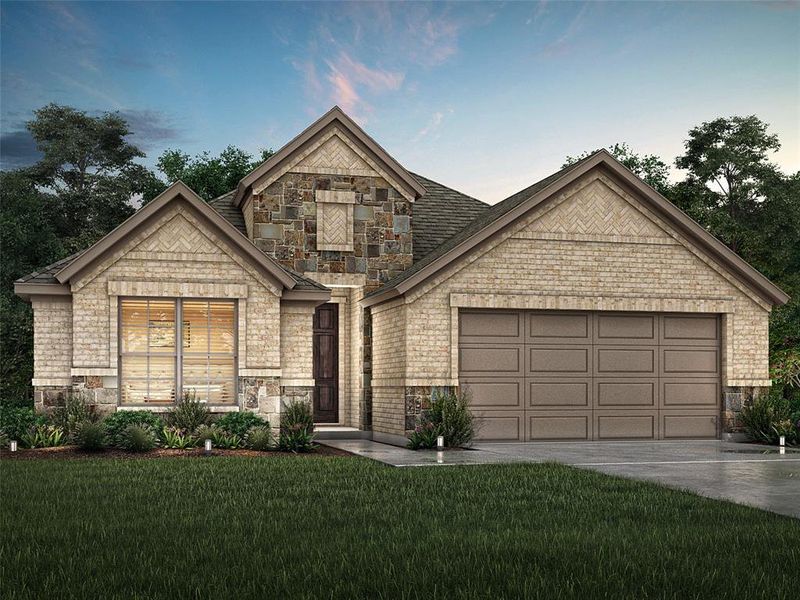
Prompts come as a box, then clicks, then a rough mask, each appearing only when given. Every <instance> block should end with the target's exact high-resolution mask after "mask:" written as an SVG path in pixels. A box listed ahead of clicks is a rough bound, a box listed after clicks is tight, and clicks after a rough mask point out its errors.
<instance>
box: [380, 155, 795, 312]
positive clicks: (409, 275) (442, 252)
mask: <svg viewBox="0 0 800 600" xmlns="http://www.w3.org/2000/svg"><path fill="white" fill-rule="evenodd" d="M595 167H601V168H603V169H605V170H606V171H608V172H609V173H610V174H611V175H613V176H615V177H616V178H617V179H618V180H621V181H622V182H623V183H624V184H625V185H627V186H628V187H629V188H631V189H632V190H633V191H634V192H636V193H637V196H638V197H640V198H643V199H644V200H645V202H646V203H647V205H648V207H649V208H651V209H653V211H654V212H655V213H656V214H658V215H659V216H660V217H661V218H663V219H664V220H665V221H667V222H668V223H670V224H671V225H672V226H673V227H675V228H676V229H677V230H678V231H680V232H681V233H682V234H684V235H685V236H686V237H687V238H688V239H690V240H692V241H693V242H694V243H696V244H697V245H698V246H699V247H700V248H702V249H703V250H704V251H706V252H708V254H709V255H711V256H712V257H714V258H715V259H717V260H718V261H719V262H720V263H721V264H722V265H723V266H725V268H727V269H728V270H729V271H730V272H731V273H732V274H733V275H734V276H735V277H737V279H739V280H740V281H742V282H743V283H744V284H745V285H747V286H748V287H750V288H751V289H753V290H754V291H755V292H757V293H758V294H759V295H760V296H762V297H763V298H764V299H766V300H767V301H769V302H770V303H771V304H778V305H781V304H785V303H786V302H787V301H788V300H789V296H788V295H787V294H786V293H785V292H784V291H783V290H781V289H780V288H779V287H777V286H776V285H775V284H773V283H772V282H771V281H769V279H767V278H766V277H764V276H763V275H762V274H761V273H759V272H758V271H757V270H756V269H755V268H753V267H752V266H750V265H749V264H747V263H746V262H745V261H744V260H743V259H742V258H741V257H739V256H738V255H737V254H736V253H735V252H733V251H732V250H731V249H730V248H728V247H727V246H726V245H725V244H723V243H722V242H720V241H719V240H718V239H716V238H715V237H714V236H712V235H711V234H710V233H708V232H707V231H706V230H705V229H703V227H701V226H700V225H699V224H698V223H696V222H695V221H693V220H692V219H691V218H690V217H689V216H688V215H686V214H685V213H684V212H683V211H681V210H680V209H679V208H677V207H676V206H675V205H674V204H672V203H671V202H670V201H669V200H667V199H666V198H664V196H662V195H661V194H659V193H658V192H656V191H655V190H654V189H653V188H651V187H650V186H649V185H647V184H646V183H644V182H643V181H642V180H641V179H639V178H638V177H637V176H636V175H634V174H633V173H632V172H631V171H629V170H628V169H627V168H626V167H625V166H624V165H622V163H620V162H619V161H618V160H617V159H616V158H614V156H612V155H611V154H610V153H609V152H608V151H606V150H598V151H597V152H594V153H593V154H591V155H589V156H587V157H586V158H583V159H582V160H580V161H578V162H575V163H573V164H571V165H569V166H567V167H565V168H563V169H561V170H560V171H557V172H556V173H554V174H552V175H550V176H549V177H546V178H544V179H542V180H541V181H538V182H537V183H534V184H533V185H531V186H530V187H527V188H525V189H524V190H522V191H520V192H517V193H516V194H514V195H513V196H510V197H508V198H506V199H505V200H503V201H502V202H499V203H498V204H495V205H494V206H492V207H490V208H489V209H488V210H486V211H484V212H483V213H482V214H480V215H479V216H478V217H477V218H476V219H475V220H474V221H472V222H471V223H470V224H469V225H468V226H467V227H465V228H464V229H463V230H461V231H460V232H459V233H457V234H455V235H454V236H453V237H451V238H450V239H448V240H447V241H446V242H445V243H443V244H442V245H441V246H439V247H438V248H436V250H434V251H433V252H431V253H430V254H428V255H427V256H426V257H425V258H423V259H422V260H421V261H419V262H417V263H415V264H414V265H412V266H411V267H410V268H409V269H407V270H405V271H404V272H403V273H401V274H400V275H398V276H397V277H395V278H394V279H392V280H391V281H389V282H387V283H386V285H384V286H383V287H381V288H378V289H377V290H375V291H374V292H371V293H370V294H368V295H367V296H366V297H365V298H364V304H365V306H371V305H374V304H378V303H380V302H384V301H386V300H389V299H391V298H395V297H397V296H401V295H403V294H405V293H406V292H408V291H410V290H411V289H413V288H415V287H417V286H418V285H420V284H421V283H423V282H424V281H426V280H427V279H428V278H429V277H431V276H432V275H434V274H436V273H438V272H439V271H441V270H442V269H444V268H445V267H447V266H448V265H450V264H452V263H453V262H454V261H456V260H457V259H458V258H460V257H461V256H463V255H465V254H466V253H467V252H469V251H470V250H471V249H473V248H475V247H476V246H477V245H479V244H481V243H482V242H484V241H486V240H487V239H489V238H491V237H492V236H494V235H495V234H496V233H498V232H499V231H501V230H502V229H504V228H505V227H506V226H507V225H509V224H511V223H512V222H514V221H515V220H516V219H518V218H519V217H520V216H522V215H524V214H525V213H527V212H528V211H530V210H532V209H533V208H535V207H536V206H538V205H539V204H541V203H542V202H545V201H546V200H548V199H549V198H552V197H553V196H555V195H556V194H557V192H559V191H560V190H561V189H563V188H565V187H566V186H568V185H569V184H571V183H572V182H574V181H575V180H577V179H578V178H579V177H581V176H582V175H584V174H585V173H588V172H589V171H590V170H592V169H594V168H595Z"/></svg>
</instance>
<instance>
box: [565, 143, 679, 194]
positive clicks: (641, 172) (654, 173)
mask: <svg viewBox="0 0 800 600" xmlns="http://www.w3.org/2000/svg"><path fill="white" fill-rule="evenodd" d="M608 151H609V152H610V153H611V154H612V155H613V156H614V158H616V159H617V160H618V161H619V162H621V163H622V164H623V165H625V166H626V167H627V168H628V169H630V170H631V172H633V174H634V175H636V176H637V177H639V178H640V179H641V180H642V181H644V182H645V183H646V184H647V185H649V186H650V187H652V188H654V189H655V190H657V191H658V192H659V193H661V194H663V195H665V196H667V197H669V195H670V193H671V190H672V187H671V186H670V183H669V165H667V163H665V162H664V161H663V160H661V159H660V158H659V157H658V156H656V155H655V154H637V153H636V152H634V151H633V150H632V149H631V147H630V146H628V144H626V143H625V142H622V143H617V144H612V145H611V146H609V147H608ZM594 152H596V150H595V151H592V152H584V153H583V154H581V155H580V156H567V158H566V160H565V162H564V164H563V165H561V166H562V168H563V167H568V166H569V165H571V164H574V163H576V162H578V161H579V160H582V159H584V158H586V157H587V156H589V155H591V154H593V153H594Z"/></svg>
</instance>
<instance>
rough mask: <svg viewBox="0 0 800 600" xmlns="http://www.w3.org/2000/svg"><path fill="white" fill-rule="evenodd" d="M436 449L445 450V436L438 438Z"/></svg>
mask: <svg viewBox="0 0 800 600" xmlns="http://www.w3.org/2000/svg"><path fill="white" fill-rule="evenodd" d="M436 449H437V450H444V436H443V435H440V436H439V437H437V438H436Z"/></svg>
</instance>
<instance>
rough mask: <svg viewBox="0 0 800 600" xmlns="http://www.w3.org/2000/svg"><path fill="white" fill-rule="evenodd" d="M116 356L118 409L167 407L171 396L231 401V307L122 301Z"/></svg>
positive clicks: (233, 368) (233, 396)
mask: <svg viewBox="0 0 800 600" xmlns="http://www.w3.org/2000/svg"><path fill="white" fill-rule="evenodd" d="M119 350H120V356H119V358H120V390H121V392H120V401H121V402H122V403H123V404H170V403H172V402H175V397H176V390H181V394H183V393H186V392H190V393H194V395H195V396H196V397H197V399H198V400H201V401H203V402H208V403H210V404H233V403H234V402H235V401H236V305H235V304H234V302H233V301H230V300H184V299H177V300H173V299H162V298H159V299H138V298H130V299H123V300H122V301H121V303H120V344H119Z"/></svg>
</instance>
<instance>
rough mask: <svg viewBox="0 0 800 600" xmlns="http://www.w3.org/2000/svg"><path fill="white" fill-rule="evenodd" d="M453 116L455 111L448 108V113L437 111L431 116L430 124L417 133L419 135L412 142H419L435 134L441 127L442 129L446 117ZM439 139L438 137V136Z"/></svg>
mask: <svg viewBox="0 0 800 600" xmlns="http://www.w3.org/2000/svg"><path fill="white" fill-rule="evenodd" d="M451 114H453V109H452V108H448V109H447V110H446V111H444V112H443V111H436V112H435V113H433V115H431V118H430V120H429V121H428V123H427V124H426V125H425V127H423V128H422V129H420V130H419V131H418V132H417V135H415V136H414V138H413V139H412V140H411V141H412V142H419V141H420V140H421V139H422V138H425V137H428V136H429V135H431V134H434V133H436V132H437V131H438V129H439V127H441V125H442V122H443V121H444V119H445V116H447V115H451ZM436 137H438V136H436Z"/></svg>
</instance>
